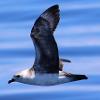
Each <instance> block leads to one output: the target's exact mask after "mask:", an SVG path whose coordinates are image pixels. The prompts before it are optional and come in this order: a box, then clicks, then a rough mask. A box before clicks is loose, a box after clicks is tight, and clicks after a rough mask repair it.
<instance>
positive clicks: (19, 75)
mask: <svg viewBox="0 0 100 100" xmlns="http://www.w3.org/2000/svg"><path fill="white" fill-rule="evenodd" d="M31 77H33V71H31V70H30V69H26V70H23V71H21V72H18V73H16V74H15V75H13V77H12V79H11V80H9V81H8V84H10V83H12V82H21V81H22V80H23V79H28V78H31Z"/></svg>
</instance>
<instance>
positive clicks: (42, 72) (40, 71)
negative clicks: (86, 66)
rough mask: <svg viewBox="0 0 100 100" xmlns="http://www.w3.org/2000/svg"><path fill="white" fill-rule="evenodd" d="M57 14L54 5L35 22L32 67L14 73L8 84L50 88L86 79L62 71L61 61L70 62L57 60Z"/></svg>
mask: <svg viewBox="0 0 100 100" xmlns="http://www.w3.org/2000/svg"><path fill="white" fill-rule="evenodd" d="M59 12H60V11H59V6H58V5H54V6H52V7H50V8H48V9H47V10H46V11H45V12H43V13H42V14H41V15H40V16H39V18H38V19H37V20H36V22H35V24H34V26H33V28H32V30H31V34H30V36H31V38H32V41H33V43H34V46H35V51H36V57H35V62H34V65H33V66H32V67H31V68H29V69H26V70H23V71H21V72H18V73H16V74H15V75H14V76H13V78H12V79H11V80H9V81H8V83H11V82H21V83H24V84H30V85H41V86H50V85H57V84H63V83H67V82H72V81H77V80H82V79H87V77H86V76H85V75H76V74H71V73H67V72H64V71H63V64H62V61H65V62H70V61H69V60H65V59H59V53H58V47H57V44H56V41H55V38H54V36H53V33H54V30H55V29H56V27H57V24H58V22H59V19H60V14H59Z"/></svg>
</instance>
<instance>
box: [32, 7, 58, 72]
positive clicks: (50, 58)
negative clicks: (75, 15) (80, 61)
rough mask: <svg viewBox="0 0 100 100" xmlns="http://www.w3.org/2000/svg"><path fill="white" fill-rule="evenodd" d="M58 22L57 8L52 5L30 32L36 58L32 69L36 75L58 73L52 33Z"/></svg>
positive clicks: (55, 45)
mask: <svg viewBox="0 0 100 100" xmlns="http://www.w3.org/2000/svg"><path fill="white" fill-rule="evenodd" d="M58 22H59V7H58V5H54V6H52V7H50V8H48V9H47V10H46V11H45V12H43V13H42V14H41V15H40V17H39V18H38V19H37V20H36V22H35V24H34V26H33V28H32V30H31V38H32V40H33V43H34V46H35V51H36V58H35V62H34V65H33V68H34V69H35V71H36V72H37V73H59V55H58V48H57V44H56V41H55V39H54V36H53V32H54V30H55V28H56V26H57V24H58Z"/></svg>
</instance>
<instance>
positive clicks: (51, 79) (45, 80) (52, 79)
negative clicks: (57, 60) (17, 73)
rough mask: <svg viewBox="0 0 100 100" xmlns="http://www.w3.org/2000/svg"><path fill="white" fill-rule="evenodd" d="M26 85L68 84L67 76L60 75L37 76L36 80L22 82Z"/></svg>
mask: <svg viewBox="0 0 100 100" xmlns="http://www.w3.org/2000/svg"><path fill="white" fill-rule="evenodd" d="M20 82H21V83H24V84H30V85H40V86H51V85H58V84H62V83H65V82H68V79H67V78H66V77H65V76H59V74H36V75H35V77H34V78H30V79H24V80H21V81H20Z"/></svg>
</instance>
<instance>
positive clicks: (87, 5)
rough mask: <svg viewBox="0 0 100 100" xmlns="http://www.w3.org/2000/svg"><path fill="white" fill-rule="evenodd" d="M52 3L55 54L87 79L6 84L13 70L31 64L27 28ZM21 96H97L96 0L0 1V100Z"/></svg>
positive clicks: (96, 99) (35, 99) (50, 99)
mask: <svg viewBox="0 0 100 100" xmlns="http://www.w3.org/2000/svg"><path fill="white" fill-rule="evenodd" d="M54 4H59V6H60V11H61V16H60V17H61V19H60V23H59V25H58V27H57V29H56V31H55V34H54V36H55V38H56V41H57V43H58V47H59V55H60V57H62V58H68V59H70V60H71V61H72V63H71V64H65V66H64V69H65V70H66V71H68V72H71V73H76V74H86V75H87V76H88V80H82V81H77V82H72V83H66V84H62V85H57V86H50V87H40V86H31V85H25V84H21V83H12V84H10V85H8V83H7V81H8V80H9V79H10V78H11V77H12V75H13V74H15V73H16V72H18V71H20V70H23V69H25V68H27V67H31V66H32V65H33V62H34V58H35V52H34V46H33V43H32V40H31V38H30V32H31V28H32V26H33V24H34V22H35V20H36V18H37V17H38V16H39V15H40V14H41V13H42V12H43V11H44V10H45V9H47V8H48V7H50V6H52V5H54ZM22 99H24V100H100V0H2V1H0V100H22Z"/></svg>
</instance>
